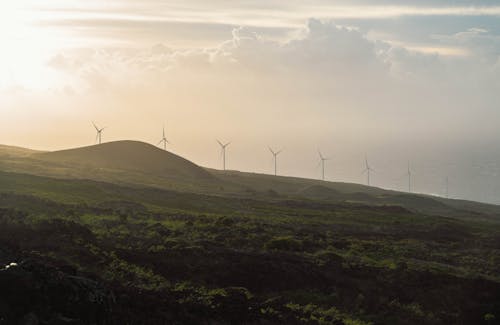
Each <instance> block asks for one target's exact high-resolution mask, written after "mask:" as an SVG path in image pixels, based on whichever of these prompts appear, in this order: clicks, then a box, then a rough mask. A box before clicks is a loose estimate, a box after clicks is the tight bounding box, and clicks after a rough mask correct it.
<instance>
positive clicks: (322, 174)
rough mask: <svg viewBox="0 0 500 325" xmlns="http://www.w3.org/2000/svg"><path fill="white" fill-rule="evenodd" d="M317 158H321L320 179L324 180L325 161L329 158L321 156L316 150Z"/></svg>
mask: <svg viewBox="0 0 500 325" xmlns="http://www.w3.org/2000/svg"><path fill="white" fill-rule="evenodd" d="M318 154H319V159H320V160H321V179H322V180H323V181H324V180H325V161H327V160H330V158H325V157H323V154H322V153H321V151H320V150H318Z"/></svg>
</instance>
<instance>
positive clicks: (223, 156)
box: [217, 140, 231, 170]
mask: <svg viewBox="0 0 500 325" xmlns="http://www.w3.org/2000/svg"><path fill="white" fill-rule="evenodd" d="M217 142H218V143H219V145H220V147H221V149H222V168H223V170H226V147H227V146H229V145H230V144H231V142H228V143H226V144H224V143H222V142H221V141H219V140H217Z"/></svg>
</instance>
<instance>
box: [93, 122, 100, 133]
mask: <svg viewBox="0 0 500 325" xmlns="http://www.w3.org/2000/svg"><path fill="white" fill-rule="evenodd" d="M92 125H93V126H94V128H95V129H96V131H99V128H98V127H97V125H95V123H94V121H92Z"/></svg>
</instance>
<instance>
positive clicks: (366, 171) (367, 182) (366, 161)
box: [363, 156, 374, 186]
mask: <svg viewBox="0 0 500 325" xmlns="http://www.w3.org/2000/svg"><path fill="white" fill-rule="evenodd" d="M373 171H374V170H373V169H372V168H371V167H370V165H369V164H368V157H366V156H365V170H363V174H364V173H366V174H367V181H366V184H368V186H370V172H373Z"/></svg>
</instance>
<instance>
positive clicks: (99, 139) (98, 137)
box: [92, 122, 106, 144]
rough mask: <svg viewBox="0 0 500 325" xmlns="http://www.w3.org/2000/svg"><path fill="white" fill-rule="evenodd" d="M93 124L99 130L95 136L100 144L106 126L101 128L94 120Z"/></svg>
mask: <svg viewBox="0 0 500 325" xmlns="http://www.w3.org/2000/svg"><path fill="white" fill-rule="evenodd" d="M92 124H93V125H94V128H95V130H96V131H97V135H96V137H95V142H98V143H99V144H101V140H102V130H104V129H105V128H106V127H103V128H99V127H97V125H96V124H95V123H94V122H92Z"/></svg>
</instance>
